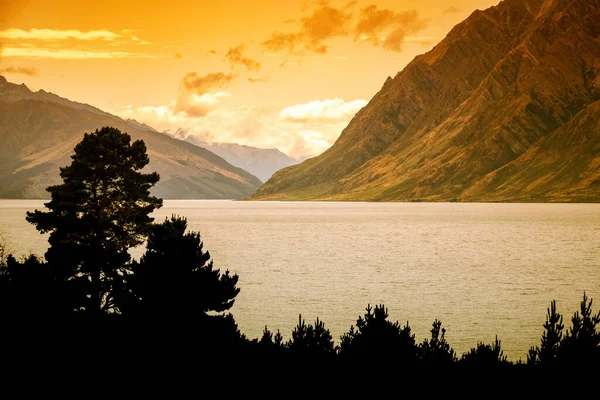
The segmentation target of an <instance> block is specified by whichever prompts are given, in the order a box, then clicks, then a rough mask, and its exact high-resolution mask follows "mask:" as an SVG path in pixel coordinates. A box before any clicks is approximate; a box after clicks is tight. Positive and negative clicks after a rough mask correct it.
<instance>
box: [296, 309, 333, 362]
mask: <svg viewBox="0 0 600 400" xmlns="http://www.w3.org/2000/svg"><path fill="white" fill-rule="evenodd" d="M287 348H288V349H289V350H290V351H291V352H292V353H293V354H297V355H301V356H313V357H319V356H327V355H331V356H333V355H334V354H335V347H334V345H333V338H332V337H331V333H330V332H329V330H328V329H325V324H324V323H323V321H319V318H317V320H316V321H315V324H314V325H311V324H308V325H306V323H305V322H304V320H303V319H302V315H299V316H298V325H297V326H296V327H295V328H294V330H293V331H292V338H291V339H290V340H289V342H288V343H287Z"/></svg>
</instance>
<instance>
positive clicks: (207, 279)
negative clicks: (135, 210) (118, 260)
mask: <svg viewBox="0 0 600 400" xmlns="http://www.w3.org/2000/svg"><path fill="white" fill-rule="evenodd" d="M186 229H187V220H186V219H185V218H181V217H176V216H172V217H171V219H165V220H164V221H163V222H162V223H160V224H153V225H151V227H150V229H149V235H148V242H147V248H146V252H145V253H144V255H143V256H142V257H141V259H140V262H139V263H138V262H133V263H132V265H131V272H132V273H131V274H129V275H128V276H127V278H126V281H127V286H128V288H129V289H130V290H131V292H132V294H133V296H134V298H133V304H131V305H129V308H128V306H127V305H124V306H123V307H122V309H123V312H124V314H127V313H128V312H129V311H131V312H132V313H135V314H137V315H144V316H151V317H158V318H171V319H190V320H191V321H197V320H198V319H199V318H201V317H203V316H205V315H206V313H207V312H209V311H214V312H218V313H220V312H223V311H227V310H229V309H230V308H231V307H232V306H233V303H234V301H235V297H236V296H237V295H238V293H239V292H240V289H239V288H238V287H237V282H238V276H237V275H231V274H230V273H229V271H225V273H221V271H220V270H219V269H214V268H213V262H212V260H211V259H210V254H209V253H208V252H207V251H204V250H203V243H202V240H201V237H200V233H198V232H188V233H186Z"/></svg>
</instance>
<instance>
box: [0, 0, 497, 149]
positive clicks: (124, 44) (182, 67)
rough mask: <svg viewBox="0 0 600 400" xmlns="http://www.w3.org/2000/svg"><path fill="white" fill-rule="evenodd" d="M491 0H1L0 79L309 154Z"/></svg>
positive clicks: (127, 114)
mask: <svg viewBox="0 0 600 400" xmlns="http://www.w3.org/2000/svg"><path fill="white" fill-rule="evenodd" d="M498 1H499V0H466V1H458V2H455V3H453V5H450V4H449V3H448V2H446V1H441V0H420V1H418V2H415V1H403V0H360V1H356V2H349V1H348V0H344V1H336V0H332V1H330V2H326V1H287V0H251V1H250V0H246V1H242V0H217V1H215V0H212V1H177V0H171V1H157V0H140V1H119V2H117V1H103V0H95V1H88V0H80V1H72V0H52V1H47V0H29V1H28V0H2V3H1V4H0V43H1V45H2V57H1V59H0V74H2V75H4V76H6V78H7V79H8V80H9V81H11V82H16V83H21V82H24V83H26V84H27V85H28V86H29V87H30V88H31V89H35V90H37V89H42V88H43V89H45V90H48V91H51V92H54V93H57V94H59V95H61V96H63V97H67V98H69V99H71V100H76V101H80V102H85V103H89V104H92V105H94V106H97V107H99V108H101V109H104V110H106V111H109V112H112V113H115V114H117V115H120V116H122V117H124V118H135V119H137V120H139V121H142V122H146V123H148V124H150V125H152V126H154V127H156V128H157V129H160V130H167V129H168V130H170V131H171V132H174V131H175V130H177V129H178V128H182V129H183V130H185V131H186V134H193V135H197V136H200V137H205V138H207V139H208V140H213V141H225V142H237V143H241V144H248V145H252V146H257V147H277V148H279V149H280V150H282V151H284V152H286V153H288V154H290V155H291V156H294V157H307V156H312V155H316V154H318V153H320V152H322V151H323V150H325V149H326V148H327V147H329V146H330V145H331V144H332V143H333V142H334V141H335V139H337V137H338V136H339V134H340V132H341V130H342V129H343V128H344V127H345V126H346V125H347V123H348V121H349V120H350V119H351V118H352V116H353V115H354V114H355V113H356V111H358V109H360V107H362V106H364V104H366V102H367V101H368V100H369V99H370V98H371V97H372V96H373V95H374V94H375V93H376V92H377V91H378V90H379V89H380V88H381V86H382V84H383V82H384V81H385V79H386V78H387V77H388V76H390V75H391V76H394V75H395V74H396V73H397V72H398V71H400V70H401V69H402V68H403V67H404V66H405V65H406V64H407V63H408V62H410V60H412V59H413V58H414V57H415V56H416V55H418V54H421V53H423V52H425V51H427V50H429V49H430V48H431V47H432V46H433V45H435V43H436V42H438V41H439V40H441V39H442V38H443V37H444V36H445V35H446V33H447V32H448V31H449V30H450V29H451V28H452V26H454V25H455V24H456V23H458V22H460V21H462V20H463V19H465V18H466V17H467V16H468V15H469V14H470V13H471V12H473V11H474V10H475V9H485V8H487V7H490V6H492V5H495V4H496V3H498Z"/></svg>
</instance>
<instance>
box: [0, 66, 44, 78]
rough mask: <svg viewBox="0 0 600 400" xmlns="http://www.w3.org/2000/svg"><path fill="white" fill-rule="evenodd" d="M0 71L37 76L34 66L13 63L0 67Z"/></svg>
mask: <svg viewBox="0 0 600 400" xmlns="http://www.w3.org/2000/svg"><path fill="white" fill-rule="evenodd" d="M0 73H7V74H22V75H29V76H37V74H38V71H37V69H36V68H34V67H15V66H13V65H9V66H8V67H6V68H0Z"/></svg>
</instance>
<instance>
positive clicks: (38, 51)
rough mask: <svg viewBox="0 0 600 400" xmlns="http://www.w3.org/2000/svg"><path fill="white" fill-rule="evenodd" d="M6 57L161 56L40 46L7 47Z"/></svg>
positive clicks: (86, 57) (87, 57)
mask: <svg viewBox="0 0 600 400" xmlns="http://www.w3.org/2000/svg"><path fill="white" fill-rule="evenodd" d="M2 55H3V56H4V57H21V58H57V59H90V58H94V59H101V58H158V57H159V56H157V55H154V54H147V53H130V52H125V51H101V50H71V49H52V48H49V49H48V48H38V47H29V46H27V47H5V48H4V49H3V52H2Z"/></svg>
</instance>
